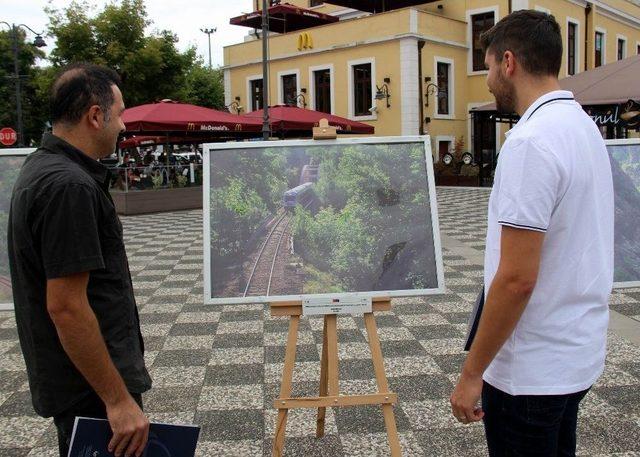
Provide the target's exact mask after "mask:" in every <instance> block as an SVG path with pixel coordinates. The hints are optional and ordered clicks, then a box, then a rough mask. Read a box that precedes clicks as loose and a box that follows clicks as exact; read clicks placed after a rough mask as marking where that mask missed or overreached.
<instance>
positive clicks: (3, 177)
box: [0, 152, 25, 307]
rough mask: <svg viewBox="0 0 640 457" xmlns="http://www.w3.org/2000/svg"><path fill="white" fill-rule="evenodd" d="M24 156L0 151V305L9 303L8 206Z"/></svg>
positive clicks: (10, 296) (11, 299)
mask: <svg viewBox="0 0 640 457" xmlns="http://www.w3.org/2000/svg"><path fill="white" fill-rule="evenodd" d="M24 159H25V156H16V155H8V154H5V153H4V152H2V153H0V306H1V305H5V307H6V306H7V305H11V306H12V303H13V294H12V293H11V278H10V273H9V256H8V253H7V224H8V222H9V207H10V205H11V191H12V190H13V184H14V183H15V181H16V179H17V177H18V173H20V167H21V166H22V163H23V162H24Z"/></svg>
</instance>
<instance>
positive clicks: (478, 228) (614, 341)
mask: <svg viewBox="0 0 640 457" xmlns="http://www.w3.org/2000/svg"><path fill="white" fill-rule="evenodd" d="M488 195H489V193H488V191H487V190H484V189H455V188H449V189H447V188H440V189H438V203H439V212H440V223H441V233H442V236H443V248H444V263H445V278H446V283H447V291H446V294H445V295H442V296H437V297H429V298H426V299H399V300H394V301H393V308H392V311H391V312H385V313H380V314H378V317H377V323H378V327H379V334H380V340H381V343H382V350H383V353H384V356H385V368H386V372H387V376H388V378H389V383H390V386H391V388H392V390H394V391H395V392H397V393H398V396H399V404H398V405H397V406H396V408H395V415H396V421H397V424H398V430H399V434H400V439H401V443H402V447H403V455H405V456H462V455H464V456H481V455H486V447H485V444H484V438H483V429H482V426H481V425H473V426H469V427H465V426H461V425H459V424H457V423H456V422H455V421H454V419H453V418H452V417H451V415H450V413H449V407H448V397H449V394H450V392H451V390H452V388H453V383H454V382H455V380H456V378H457V373H458V371H459V368H460V365H461V363H462V361H463V359H464V354H463V352H462V351H461V349H460V348H461V345H462V339H463V336H464V331H465V328H466V321H467V316H468V313H469V311H470V308H471V304H472V301H473V300H474V299H475V295H476V293H477V291H478V288H479V284H480V283H481V281H482V265H481V255H482V250H483V248H484V232H485V230H486V224H485V217H486V206H487V199H488ZM201 218H202V213H201V211H188V212H174V213H165V214H157V215H151V216H135V217H126V218H123V223H124V226H125V236H126V246H127V251H128V254H129V259H130V264H131V271H132V275H133V279H134V285H135V289H136V297H137V300H138V304H139V308H140V317H141V322H142V332H143V334H144V336H145V341H146V346H147V354H146V358H147V363H148V366H149V370H150V372H151V376H152V377H153V380H154V387H153V389H152V390H151V391H150V392H149V393H147V394H146V395H145V396H144V402H145V410H146V411H147V412H148V413H149V416H150V418H151V419H152V420H154V421H163V422H181V423H197V424H200V425H201V426H202V433H201V439H200V444H199V447H198V455H199V456H243V457H244V456H263V455H264V456H266V455H270V450H271V438H272V436H273V431H274V424H275V418H276V411H275V410H273V409H272V402H273V399H274V398H276V397H277V396H278V392H279V381H280V377H281V372H282V367H283V361H284V347H285V342H286V332H287V325H288V321H287V320H286V319H285V318H271V317H270V316H269V312H268V307H266V306H263V305H234V306H204V305H202V301H203V299H202V229H201ZM474 253H475V254H474ZM479 259H480V260H479ZM638 300H640V291H639V290H636V291H625V292H624V293H622V292H616V293H615V294H614V295H613V297H612V308H614V309H617V310H619V311H620V312H621V313H624V314H626V315H628V316H631V317H634V316H635V318H636V319H637V318H638V314H640V305H639V304H638ZM639 326H640V324H639ZM338 328H339V341H340V344H339V352H340V357H341V363H340V389H341V393H343V394H361V393H371V392H374V391H375V390H376V384H375V378H374V374H373V366H372V364H371V361H370V354H369V349H368V345H367V343H366V340H365V334H366V330H365V328H364V322H363V319H362V318H359V317H340V318H339V320H338ZM321 343H322V320H321V319H320V318H303V319H302V320H301V324H300V333H299V346H298V351H297V359H296V367H295V373H294V384H293V395H305V396H312V395H317V389H318V380H319V374H320V369H319V361H320V351H321ZM609 343H610V352H609V357H608V363H607V369H606V372H605V374H604V375H603V377H602V378H601V379H600V381H599V382H598V384H597V385H596V386H595V387H594V389H593V390H592V392H591V393H590V394H589V395H588V396H587V398H586V400H585V401H584V403H583V409H582V413H581V414H582V417H581V423H580V430H579V434H580V435H579V445H578V451H579V454H580V455H583V456H605V455H607V456H609V455H611V456H612V455H618V456H623V455H624V456H632V455H640V394H639V393H638V392H640V347H639V346H637V345H634V344H632V343H631V342H629V341H627V340H625V339H623V338H621V337H618V336H616V335H615V334H611V335H610V341H609ZM0 430H1V431H2V433H0V456H38V457H46V456H54V455H56V438H55V429H54V427H53V425H52V424H51V421H50V420H49V419H42V418H39V417H37V416H36V415H35V414H34V412H33V410H32V407H31V402H30V396H29V392H28V386H27V383H26V373H25V368H24V362H23V360H22V355H21V353H20V348H19V345H18V342H17V334H16V328H15V320H14V318H13V315H12V312H2V313H0ZM314 435H315V417H314V411H313V410H294V411H292V412H290V416H289V422H288V427H287V440H286V447H285V452H286V455H287V456H305V457H306V456H331V457H333V456H336V457H339V456H349V457H351V456H367V457H369V456H385V455H388V446H387V442H386V434H385V429H384V422H383V418H382V414H381V412H380V410H379V408H375V407H356V408H342V409H339V410H337V411H336V410H332V409H330V408H329V409H328V410H327V423H326V436H325V437H324V438H322V439H320V440H316V439H315V437H314Z"/></svg>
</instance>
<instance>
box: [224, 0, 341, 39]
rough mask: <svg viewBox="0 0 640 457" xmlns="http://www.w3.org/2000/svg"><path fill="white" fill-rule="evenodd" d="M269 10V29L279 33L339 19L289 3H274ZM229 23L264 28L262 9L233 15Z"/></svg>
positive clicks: (329, 22)
mask: <svg viewBox="0 0 640 457" xmlns="http://www.w3.org/2000/svg"><path fill="white" fill-rule="evenodd" d="M267 11H268V13H269V30H270V31H272V32H278V33H287V32H293V31H295V30H302V29H308V28H310V27H316V26H318V25H324V24H331V23H332V22H337V21H338V18H337V17H335V16H329V15H328V14H323V13H319V12H317V11H313V10H308V9H305V8H300V7H298V6H295V5H290V4H288V3H283V4H279V5H274V6H272V7H270V8H269V9H268V10H267ZM229 23H230V24H231V25H240V26H244V27H251V28H253V29H262V11H254V12H253V13H249V14H243V15H242V16H237V17H233V18H231V19H230V20H229Z"/></svg>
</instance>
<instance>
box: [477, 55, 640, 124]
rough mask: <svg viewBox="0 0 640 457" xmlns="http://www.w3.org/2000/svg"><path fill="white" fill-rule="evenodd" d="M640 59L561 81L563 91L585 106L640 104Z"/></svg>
mask: <svg viewBox="0 0 640 457" xmlns="http://www.w3.org/2000/svg"><path fill="white" fill-rule="evenodd" d="M638 75H640V55H635V56H633V57H629V58H627V59H623V60H619V61H617V62H614V63H610V64H607V65H603V66H601V67H598V68H594V69H593V70H589V71H585V72H582V73H578V74H577V75H574V76H570V77H568V78H564V79H561V80H560V87H561V88H562V89H564V90H569V91H571V92H573V95H574V96H575V98H576V101H577V102H578V103H580V104H581V105H582V106H598V105H619V104H622V103H626V102H628V101H629V100H636V101H638V100H640V84H638ZM495 110H496V104H495V103H489V104H487V105H483V106H480V107H478V108H474V109H472V110H471V112H478V111H495Z"/></svg>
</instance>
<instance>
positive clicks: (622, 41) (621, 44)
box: [618, 38, 627, 60]
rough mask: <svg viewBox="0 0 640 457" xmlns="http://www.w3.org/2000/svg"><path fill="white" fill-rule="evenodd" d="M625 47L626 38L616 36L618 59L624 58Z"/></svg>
mask: <svg viewBox="0 0 640 457" xmlns="http://www.w3.org/2000/svg"><path fill="white" fill-rule="evenodd" d="M626 47H627V40H625V39H624V38H618V60H622V59H624V58H625V57H626V56H625V52H624V51H625V48H626Z"/></svg>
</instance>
